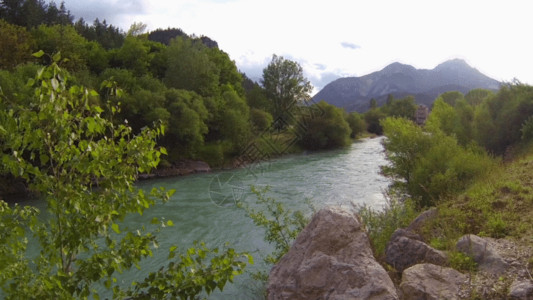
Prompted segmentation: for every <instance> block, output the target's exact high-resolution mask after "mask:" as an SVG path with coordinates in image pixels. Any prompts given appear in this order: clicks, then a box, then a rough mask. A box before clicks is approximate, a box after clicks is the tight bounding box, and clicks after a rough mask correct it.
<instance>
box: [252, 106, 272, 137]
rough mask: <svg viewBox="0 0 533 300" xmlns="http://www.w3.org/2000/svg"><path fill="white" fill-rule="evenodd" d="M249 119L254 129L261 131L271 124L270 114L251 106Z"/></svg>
mask: <svg viewBox="0 0 533 300" xmlns="http://www.w3.org/2000/svg"><path fill="white" fill-rule="evenodd" d="M250 121H252V126H253V127H254V129H255V131H257V132H263V131H265V130H267V129H269V128H270V126H271V125H272V121H273V119H272V115H271V114H270V113H268V112H266V111H264V110H261V109H257V108H252V109H251V110H250Z"/></svg>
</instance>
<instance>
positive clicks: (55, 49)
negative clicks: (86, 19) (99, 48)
mask: <svg viewBox="0 0 533 300" xmlns="http://www.w3.org/2000/svg"><path fill="white" fill-rule="evenodd" d="M32 35H33V38H34V40H35V41H36V44H37V45H36V47H37V48H38V49H40V50H43V51H44V52H45V53H53V54H55V53H59V52H61V56H62V57H64V58H67V59H68V60H65V61H63V62H62V67H64V68H66V69H68V70H83V69H85V68H86V67H87V66H86V64H87V63H86V57H87V48H88V47H87V43H88V41H87V40H86V39H85V38H84V37H82V36H81V35H79V34H78V33H77V32H76V30H75V29H74V27H73V26H70V25H69V26H62V25H54V26H45V25H40V26H39V27H37V28H35V29H34V30H32ZM43 58H48V57H47V56H43ZM45 62H46V63H50V60H48V59H47V60H46V61H45Z"/></svg>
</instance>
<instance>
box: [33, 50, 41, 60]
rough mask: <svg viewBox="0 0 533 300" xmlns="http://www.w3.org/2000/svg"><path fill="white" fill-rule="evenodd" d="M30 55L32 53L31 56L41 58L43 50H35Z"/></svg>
mask: <svg viewBox="0 0 533 300" xmlns="http://www.w3.org/2000/svg"><path fill="white" fill-rule="evenodd" d="M32 55H33V57H37V58H41V57H42V56H43V55H44V51H43V50H39V51H38V52H35V53H33V54H32Z"/></svg>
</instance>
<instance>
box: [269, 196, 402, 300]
mask: <svg viewBox="0 0 533 300" xmlns="http://www.w3.org/2000/svg"><path fill="white" fill-rule="evenodd" d="M267 293H268V299H398V296H397V294H396V290H395V288H394V285H393V283H392V280H391V279H390V277H389V276H388V274H387V272H386V271H385V270H384V269H383V267H382V266H381V265H379V264H378V263H377V262H376V260H375V259H374V256H373V254H372V250H371V249H370V243H369V241H368V236H367V235H366V232H365V231H364V229H363V228H362V226H361V222H360V221H359V219H358V217H357V216H356V215H355V214H354V213H353V212H350V211H347V210H344V209H342V208H338V207H330V208H325V209H322V210H320V211H319V212H318V213H317V214H316V215H315V216H314V217H313V219H312V220H311V222H310V223H309V224H308V225H307V226H306V227H305V228H304V230H303V231H302V232H301V233H300V234H299V235H298V238H297V239H296V241H295V242H294V244H293V245H292V247H291V248H290V250H289V251H288V252H287V254H285V255H284V256H283V257H282V259H281V260H280V261H279V262H278V263H277V264H276V265H275V266H274V267H273V268H272V270H271V271H270V276H269V280H268V287H267Z"/></svg>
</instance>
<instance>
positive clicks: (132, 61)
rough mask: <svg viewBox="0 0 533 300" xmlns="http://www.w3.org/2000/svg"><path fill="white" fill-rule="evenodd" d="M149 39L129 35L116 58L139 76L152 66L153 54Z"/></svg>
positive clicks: (122, 65)
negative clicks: (151, 53)
mask: <svg viewBox="0 0 533 300" xmlns="http://www.w3.org/2000/svg"><path fill="white" fill-rule="evenodd" d="M145 42H147V40H143V39H142V38H138V37H135V36H133V35H128V36H127V37H126V39H125V40H124V44H122V47H120V49H119V50H118V51H117V53H116V60H117V62H118V63H119V64H120V67H121V68H125V69H128V70H132V71H133V73H134V74H135V75H137V76H141V75H143V74H146V73H147V71H148V68H149V66H150V61H151V59H152V55H150V47H148V45H146V43H145Z"/></svg>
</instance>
